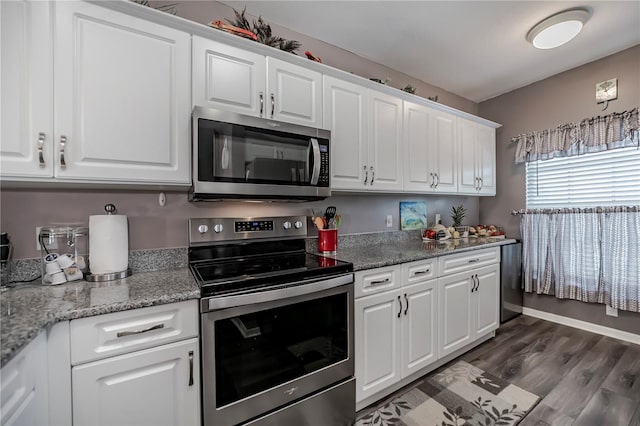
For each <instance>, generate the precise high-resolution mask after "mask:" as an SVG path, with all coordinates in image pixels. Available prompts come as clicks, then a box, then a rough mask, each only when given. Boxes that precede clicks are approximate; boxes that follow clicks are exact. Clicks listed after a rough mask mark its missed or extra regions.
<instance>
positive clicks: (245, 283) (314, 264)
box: [189, 240, 353, 297]
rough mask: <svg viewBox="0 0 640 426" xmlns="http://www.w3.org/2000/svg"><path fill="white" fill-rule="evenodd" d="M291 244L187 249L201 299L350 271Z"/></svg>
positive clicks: (347, 266) (349, 267)
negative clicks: (198, 285) (198, 284)
mask: <svg viewBox="0 0 640 426" xmlns="http://www.w3.org/2000/svg"><path fill="white" fill-rule="evenodd" d="M295 241H297V240H294V241H285V242H281V241H277V242H260V243H255V242H254V243H250V244H233V245H227V246H209V247H199V248H191V249H189V263H190V267H191V271H192V272H193V275H194V276H195V278H196V280H197V281H198V282H199V283H200V286H201V295H202V297H206V296H212V295H219V294H225V293H230V292H235V291H238V290H249V289H260V288H264V287H269V286H273V285H280V284H286V283H295V282H299V281H305V280H309V279H316V278H318V279H320V278H324V277H330V276H332V275H337V274H344V273H348V272H352V271H353V264H351V263H348V262H343V261H341V260H337V259H333V258H330V257H323V256H319V255H315V254H311V253H306V252H305V251H304V249H303V247H304V241H303V242H302V246H301V245H300V243H296V242H295Z"/></svg>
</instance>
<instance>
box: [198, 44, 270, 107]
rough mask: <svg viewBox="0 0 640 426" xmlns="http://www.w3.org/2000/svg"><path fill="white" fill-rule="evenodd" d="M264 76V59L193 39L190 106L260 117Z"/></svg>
mask: <svg viewBox="0 0 640 426" xmlns="http://www.w3.org/2000/svg"><path fill="white" fill-rule="evenodd" d="M266 73H267V65H266V58H265V57H264V56H263V55H259V54H257V53H253V52H249V51H246V50H242V49H238V48H237V47H233V46H229V45H227V44H224V43H219V42H217V41H213V40H208V39H205V38H202V37H198V36H193V105H197V106H204V107H211V108H218V109H224V110H225V111H233V112H237V113H240V114H246V115H253V116H258V117H263V116H264V115H265V113H266V108H267V104H266V102H267V99H266V96H267V95H266V94H265V93H266V89H265V86H266V84H267V78H266V75H267V74H266Z"/></svg>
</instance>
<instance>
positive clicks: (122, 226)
mask: <svg viewBox="0 0 640 426" xmlns="http://www.w3.org/2000/svg"><path fill="white" fill-rule="evenodd" d="M128 264H129V229H128V225H127V216H125V215H116V214H110V215H94V216H89V269H90V270H91V273H92V274H94V275H95V274H109V273H113V272H122V271H126V270H127V267H128Z"/></svg>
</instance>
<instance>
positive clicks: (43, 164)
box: [38, 132, 46, 168]
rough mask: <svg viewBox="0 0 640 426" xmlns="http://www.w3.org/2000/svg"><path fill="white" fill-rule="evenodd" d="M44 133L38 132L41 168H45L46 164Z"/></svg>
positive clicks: (39, 163)
mask: <svg viewBox="0 0 640 426" xmlns="http://www.w3.org/2000/svg"><path fill="white" fill-rule="evenodd" d="M44 138H45V135H44V133H42V132H40V133H38V165H39V166H40V168H44V167H45V166H46V164H45V162H44Z"/></svg>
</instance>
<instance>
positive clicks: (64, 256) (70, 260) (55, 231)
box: [38, 225, 89, 285]
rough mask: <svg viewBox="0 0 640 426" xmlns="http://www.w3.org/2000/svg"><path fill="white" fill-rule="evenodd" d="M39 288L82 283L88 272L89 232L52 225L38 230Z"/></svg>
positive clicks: (78, 227) (76, 227) (74, 226)
mask: <svg viewBox="0 0 640 426" xmlns="http://www.w3.org/2000/svg"><path fill="white" fill-rule="evenodd" d="M38 239H39V241H40V253H41V255H42V262H41V273H42V284H45V285H56V284H63V283H66V282H69V281H76V280H81V279H82V278H83V277H84V273H85V272H87V271H88V270H89V265H88V261H89V228H88V227H87V226H78V225H55V226H46V227H44V228H42V229H40V235H39V237H38Z"/></svg>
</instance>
